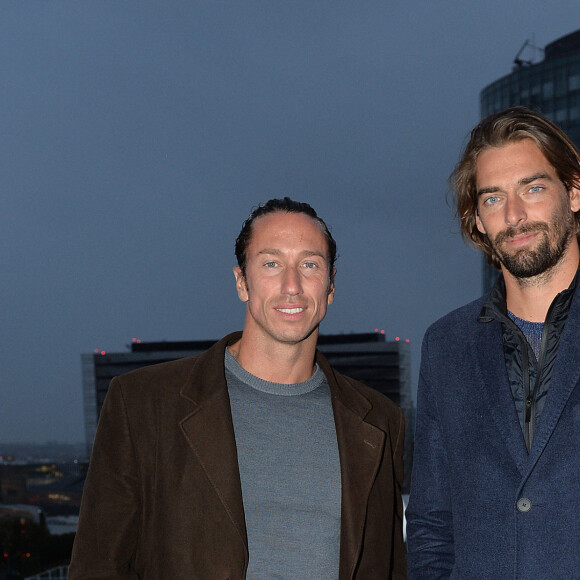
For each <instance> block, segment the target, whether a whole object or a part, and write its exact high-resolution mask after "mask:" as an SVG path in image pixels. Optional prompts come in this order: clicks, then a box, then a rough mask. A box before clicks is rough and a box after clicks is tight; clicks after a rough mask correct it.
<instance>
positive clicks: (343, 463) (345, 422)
mask: <svg viewBox="0 0 580 580" xmlns="http://www.w3.org/2000/svg"><path fill="white" fill-rule="evenodd" d="M317 362H318V363H319V365H320V366H321V368H322V370H323V371H324V374H325V375H326V377H327V380H328V383H329V385H330V390H331V393H332V406H333V411H334V422H335V427H336V437H337V440H338V450H339V455H340V470H341V484H342V506H341V540H340V560H341V566H340V568H341V572H340V577H341V578H343V577H345V578H350V577H351V573H352V570H353V567H354V564H355V562H356V560H357V557H358V553H359V551H360V547H361V544H362V538H363V532H364V525H365V519H366V512H367V504H368V498H369V494H370V491H371V488H372V484H373V481H374V479H375V477H376V474H377V470H378V468H379V465H380V461H381V458H382V455H383V448H384V445H385V438H386V435H385V433H384V432H383V431H382V430H381V429H379V428H377V427H375V426H373V425H371V424H370V423H366V422H365V421H364V417H365V416H366V414H367V413H368V412H369V410H370V403H369V401H368V400H367V399H366V398H364V397H363V396H362V395H360V394H359V393H358V392H355V391H354V390H352V391H351V390H349V391H348V393H347V392H345V391H344V390H343V389H342V388H341V387H340V385H339V384H338V383H337V381H336V378H335V376H334V371H333V370H332V368H331V367H330V365H329V364H328V362H327V361H326V359H325V358H324V357H322V355H320V353H318V355H317ZM345 574H346V575H345Z"/></svg>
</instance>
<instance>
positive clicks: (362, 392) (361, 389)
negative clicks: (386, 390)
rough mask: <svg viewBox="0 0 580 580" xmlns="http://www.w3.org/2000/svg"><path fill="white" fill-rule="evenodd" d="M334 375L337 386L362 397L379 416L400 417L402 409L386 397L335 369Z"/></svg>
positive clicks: (333, 370)
mask: <svg viewBox="0 0 580 580" xmlns="http://www.w3.org/2000/svg"><path fill="white" fill-rule="evenodd" d="M331 368H332V373H333V375H334V378H335V379H336V382H337V384H338V385H339V386H340V388H341V390H342V391H343V392H349V391H350V392H351V393H353V394H354V395H355V397H362V398H363V399H366V401H368V403H370V405H371V408H372V409H373V411H378V415H379V416H387V417H390V418H393V417H397V418H398V417H399V415H400V414H401V409H400V407H399V406H398V405H396V404H395V403H393V401H391V399H389V398H388V397H387V396H386V395H384V394H383V393H381V392H380V391H377V390H376V389H373V388H372V387H369V386H367V385H365V384H364V383H362V382H361V381H359V380H357V379H353V378H352V377H349V376H347V375H343V374H342V373H340V372H339V371H337V370H336V369H335V368H334V367H331Z"/></svg>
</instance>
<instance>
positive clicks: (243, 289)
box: [234, 266, 248, 302]
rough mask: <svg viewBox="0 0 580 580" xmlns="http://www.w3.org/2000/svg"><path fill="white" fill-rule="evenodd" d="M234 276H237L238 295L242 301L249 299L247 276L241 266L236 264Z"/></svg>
mask: <svg viewBox="0 0 580 580" xmlns="http://www.w3.org/2000/svg"><path fill="white" fill-rule="evenodd" d="M234 277H235V278H236V290H237V292H238V297H239V299H240V300H241V301H242V302H247V301H248V287H247V285H246V277H245V276H244V274H243V272H242V269H241V268H240V267H239V266H234Z"/></svg>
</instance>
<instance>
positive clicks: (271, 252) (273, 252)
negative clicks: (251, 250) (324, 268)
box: [258, 248, 327, 260]
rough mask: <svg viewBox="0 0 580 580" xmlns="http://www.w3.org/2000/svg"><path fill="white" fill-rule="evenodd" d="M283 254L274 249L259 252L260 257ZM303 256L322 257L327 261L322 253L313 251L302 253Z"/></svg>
mask: <svg viewBox="0 0 580 580" xmlns="http://www.w3.org/2000/svg"><path fill="white" fill-rule="evenodd" d="M281 253H282V252H281V251H280V250H275V249H273V248H265V249H263V250H260V251H259V252H258V256H261V255H266V256H279V255H280V254H281ZM300 253H301V255H303V256H306V257H311V256H320V257H321V258H323V259H325V260H326V259H327V257H326V256H325V255H324V254H322V253H321V252H315V251H313V250H303V251H302V252H300Z"/></svg>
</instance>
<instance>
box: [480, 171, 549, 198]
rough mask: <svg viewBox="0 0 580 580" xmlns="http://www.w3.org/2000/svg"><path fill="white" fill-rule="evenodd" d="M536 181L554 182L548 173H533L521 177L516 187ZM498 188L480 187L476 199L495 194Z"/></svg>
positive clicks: (493, 186)
mask: <svg viewBox="0 0 580 580" xmlns="http://www.w3.org/2000/svg"><path fill="white" fill-rule="evenodd" d="M537 179H545V180H546V181H554V179H553V177H552V176H551V175H549V174H548V173H543V172H540V173H534V175H530V176H529V177H522V178H521V179H520V180H519V181H518V185H529V184H530V183H532V182H534V181H536V180H537ZM499 190H500V189H499V187H497V185H492V186H491V187H482V188H481V189H478V190H477V197H480V196H482V195H484V194H486V193H497V192H498V191H499Z"/></svg>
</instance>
